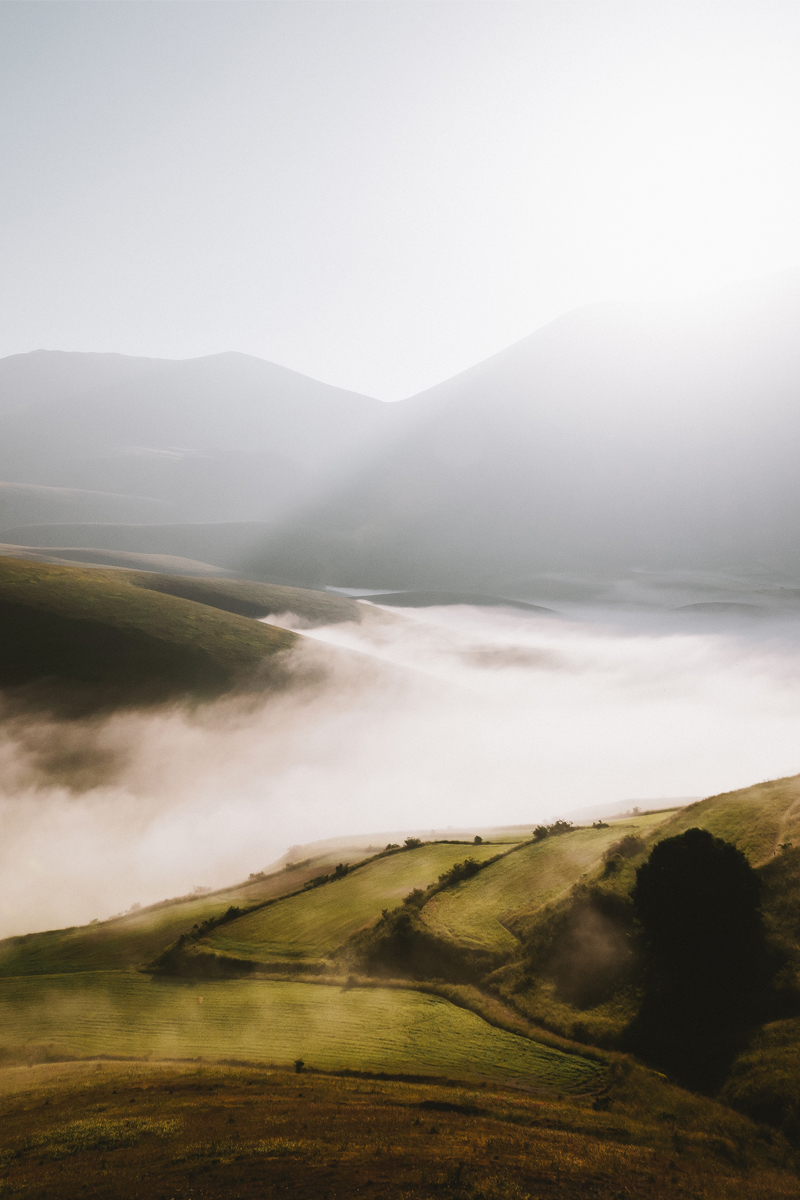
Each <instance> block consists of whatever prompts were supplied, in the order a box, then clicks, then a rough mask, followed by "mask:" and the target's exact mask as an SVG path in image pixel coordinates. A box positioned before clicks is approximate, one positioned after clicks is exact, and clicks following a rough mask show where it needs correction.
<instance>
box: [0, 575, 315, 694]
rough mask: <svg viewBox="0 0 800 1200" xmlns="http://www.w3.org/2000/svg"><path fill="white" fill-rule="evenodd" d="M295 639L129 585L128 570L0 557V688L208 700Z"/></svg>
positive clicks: (271, 627)
mask: <svg viewBox="0 0 800 1200" xmlns="http://www.w3.org/2000/svg"><path fill="white" fill-rule="evenodd" d="M295 642H296V635H295V634H292V633H289V632H288V631H286V630H282V629H277V628H275V627H273V626H268V625H263V624H257V623H256V622H254V621H249V620H247V619H246V618H245V617H241V616H237V615H235V614H232V613H222V612H221V611H219V610H218V609H216V608H211V607H209V606H207V605H205V604H197V603H194V602H192V601H191V600H186V599H181V598H179V597H177V596H171V595H162V594H159V593H156V592H153V591H149V590H145V589H144V588H142V587H136V586H134V580H133V579H132V577H131V575H130V574H129V573H128V572H125V573H123V572H119V571H114V570H102V569H96V570H93V569H80V568H75V567H62V566H52V565H49V564H45V563H33V562H27V561H20V560H16V559H11V558H2V559H0V685H4V686H9V685H11V686H14V685H17V686H19V685H30V684H32V683H36V682H41V681H42V680H50V681H53V680H54V679H55V680H59V681H66V682H67V683H69V684H72V685H76V684H77V685H84V687H85V688H86V687H87V685H88V690H90V689H93V697H92V699H93V701H95V702H97V701H99V699H100V698H102V699H104V700H106V701H110V702H117V703H126V702H127V703H136V702H139V701H143V700H156V699H161V698H163V697H165V696H168V695H175V694H180V693H186V692H197V693H199V694H217V693H219V692H222V691H226V690H228V689H230V688H232V687H233V686H234V685H235V684H236V683H237V681H238V680H242V679H243V678H245V677H246V676H247V675H252V674H253V673H254V672H257V671H259V670H261V669H262V668H263V666H264V664H265V663H267V662H268V660H269V659H270V658H271V656H273V655H274V654H275V653H276V651H280V650H286V649H289V648H290V647H291V646H293V645H294V644H295ZM88 690H87V695H88Z"/></svg>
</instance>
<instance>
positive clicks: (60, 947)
mask: <svg viewBox="0 0 800 1200" xmlns="http://www.w3.org/2000/svg"><path fill="white" fill-rule="evenodd" d="M338 861H339V859H338V858H336V857H335V856H333V855H330V854H329V855H320V856H318V857H316V858H314V859H313V860H310V861H309V862H307V863H305V862H304V863H303V864H302V865H300V864H298V865H297V866H295V867H293V868H291V869H284V870H279V871H275V872H274V873H272V874H270V875H266V876H265V877H264V878H262V879H258V880H255V881H252V882H247V883H242V884H240V885H239V886H238V887H232V888H226V889H225V890H223V891H217V892H213V893H210V894H208V895H203V896H191V897H179V898H177V899H175V900H172V901H164V902H162V903H161V904H156V905H151V906H149V907H148V908H142V909H138V910H137V911H135V912H132V913H126V914H125V915H124V916H120V917H114V918H112V919H111V920H108V921H98V922H97V923H96V924H92V925H79V926H76V927H75V928H72V929H53V930H48V931H46V932H43V933H29V934H24V935H23V936H21V937H10V938H5V939H4V940H3V941H0V978H1V977H4V976H10V975H52V974H60V973H65V972H72V971H102V970H111V971H116V970H131V969H136V968H139V967H141V966H143V965H144V964H146V963H148V962H149V961H150V960H151V959H152V958H154V957H155V956H156V955H157V954H159V953H160V952H161V951H162V950H163V949H164V947H165V946H168V945H169V944H170V943H171V942H173V941H174V940H175V939H176V938H177V937H178V936H179V935H180V934H181V933H185V932H186V931H187V930H189V929H191V927H192V925H194V924H195V923H197V924H200V923H201V922H203V921H206V920H208V919H209V918H212V919H214V918H217V917H221V916H222V914H223V913H224V912H225V911H226V910H227V909H228V908H230V906H231V905H238V906H249V905H251V904H257V903H259V902H260V901H263V900H268V899H270V898H273V897H275V896H284V895H286V894H287V893H289V892H292V891H295V890H296V889H297V888H301V887H303V885H304V884H305V883H306V882H308V880H310V879H313V878H314V876H316V875H319V874H320V872H322V871H330V870H332V868H333V867H334V866H335V865H336V863H337V862H338Z"/></svg>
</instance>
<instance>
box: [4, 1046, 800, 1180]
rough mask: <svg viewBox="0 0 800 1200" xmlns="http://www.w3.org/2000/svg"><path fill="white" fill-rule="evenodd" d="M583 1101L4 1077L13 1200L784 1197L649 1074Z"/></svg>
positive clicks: (433, 1091)
mask: <svg viewBox="0 0 800 1200" xmlns="http://www.w3.org/2000/svg"><path fill="white" fill-rule="evenodd" d="M607 1099H608V1102H609V1105H610V1110H609V1111H598V1110H597V1108H596V1107H595V1106H594V1103H593V1099H592V1098H591V1097H587V1098H580V1097H568V1098H563V1099H557V1098H554V1097H553V1096H547V1097H542V1096H531V1095H525V1094H522V1093H520V1092H518V1091H517V1092H514V1091H511V1090H509V1089H505V1088H501V1087H492V1088H484V1087H477V1088H476V1087H474V1086H473V1087H470V1086H460V1087H459V1086H443V1085H441V1084H438V1085H432V1084H424V1083H411V1082H405V1083H404V1082H396V1081H380V1080H376V1079H342V1078H335V1077H332V1076H330V1075H320V1074H313V1075H308V1074H306V1075H304V1076H301V1077H297V1076H296V1075H294V1074H292V1073H289V1072H287V1071H277V1070H273V1069H268V1068H259V1067H255V1066H235V1065H228V1066H220V1065H213V1064H208V1063H199V1064H198V1063H141V1062H138V1063H119V1062H103V1063H100V1062H94V1063H91V1062H90V1063H63V1064H42V1065H38V1066H33V1067H27V1066H24V1067H20V1068H7V1069H6V1070H4V1071H0V1111H2V1113H3V1135H4V1152H3V1155H2V1160H0V1164H1V1165H0V1178H2V1180H3V1190H4V1191H6V1190H7V1191H8V1194H9V1195H18V1194H21V1195H31V1196H62V1197H68V1196H69V1197H72V1196H78V1195H80V1196H85V1197H88V1198H92V1200H94V1198H98V1200H101V1198H102V1200H112V1198H113V1200H134V1198H138V1197H142V1196H152V1197H156V1198H158V1197H159V1196H162V1197H167V1198H168V1197H177V1196H187V1195H194V1196H201V1197H205V1198H206V1200H222V1197H225V1198H226V1200H228V1198H234V1197H235V1198H236V1200H264V1197H267V1196H282V1195H287V1196H288V1195H290V1196H292V1197H295V1198H296V1200H324V1198H325V1197H345V1196H348V1197H350V1196H362V1195H367V1196H375V1197H381V1198H382V1200H430V1198H431V1197H432V1196H436V1197H438V1198H439V1200H573V1198H574V1200H609V1198H612V1197H622V1196H624V1197H626V1200H674V1197H676V1196H682V1197H683V1196H692V1197H702V1198H703V1200H751V1198H752V1197H756V1196H757V1197H759V1198H760V1200H784V1198H785V1197H787V1198H788V1197H794V1196H796V1195H797V1178H796V1175H795V1173H794V1172H793V1171H792V1169H791V1162H790V1160H789V1157H788V1155H787V1153H786V1149H785V1147H784V1146H782V1145H781V1143H780V1139H776V1140H775V1142H774V1143H772V1144H771V1143H770V1142H768V1141H766V1140H765V1139H763V1137H761V1136H760V1131H759V1130H758V1128H757V1127H756V1126H755V1125H753V1124H752V1123H751V1122H750V1121H748V1120H746V1119H745V1118H743V1117H741V1116H739V1115H738V1114H736V1113H732V1112H731V1111H730V1110H729V1109H726V1108H724V1107H723V1106H722V1105H720V1104H715V1103H714V1102H712V1101H709V1100H703V1099H701V1098H699V1097H694V1096H689V1095H687V1093H685V1092H680V1091H679V1090H678V1089H676V1088H671V1087H669V1085H667V1084H666V1083H665V1082H664V1081H662V1080H659V1079H658V1078H657V1077H656V1076H653V1075H652V1074H650V1073H646V1072H644V1071H641V1070H638V1069H634V1070H632V1071H630V1072H628V1073H627V1074H620V1077H619V1079H617V1080H616V1081H615V1082H614V1083H613V1085H612V1087H611V1088H610V1090H609V1092H608V1096H607Z"/></svg>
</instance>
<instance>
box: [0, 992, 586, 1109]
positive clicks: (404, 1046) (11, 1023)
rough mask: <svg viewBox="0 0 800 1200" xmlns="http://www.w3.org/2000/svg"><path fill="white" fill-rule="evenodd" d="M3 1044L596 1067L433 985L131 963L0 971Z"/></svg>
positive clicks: (75, 1050) (269, 1057) (557, 1079)
mask: <svg viewBox="0 0 800 1200" xmlns="http://www.w3.org/2000/svg"><path fill="white" fill-rule="evenodd" d="M0 1028H2V1035H1V1036H2V1042H3V1043H5V1046H6V1047H12V1048H13V1047H25V1046H42V1045H48V1044H50V1045H52V1046H53V1047H55V1048H56V1050H57V1051H59V1052H61V1053H68V1054H74V1055H78V1056H88V1055H97V1054H107V1055H136V1056H148V1055H152V1056H155V1057H159V1058H170V1057H175V1058H186V1057H194V1056H197V1055H200V1056H203V1057H205V1058H218V1057H221V1058H225V1057H232V1058H238V1059H245V1060H253V1061H263V1062H272V1063H276V1064H287V1063H291V1062H293V1061H294V1060H295V1059H298V1058H302V1059H304V1060H305V1062H306V1063H307V1064H308V1065H310V1066H316V1067H319V1068H326V1069H331V1070H334V1069H345V1068H351V1069H355V1070H368V1071H385V1072H388V1073H407V1074H416V1075H438V1076H445V1077H450V1078H459V1079H469V1078H475V1079H494V1080H500V1081H503V1080H504V1081H511V1080H514V1081H518V1082H520V1083H524V1084H528V1085H532V1086H536V1087H547V1088H553V1089H555V1090H558V1091H578V1092H579V1091H583V1090H586V1088H587V1087H590V1086H591V1084H592V1083H593V1081H596V1080H597V1079H598V1077H599V1072H600V1071H601V1070H602V1068H601V1067H600V1066H599V1065H598V1064H597V1063H596V1062H593V1061H591V1060H589V1059H587V1058H583V1057H580V1056H578V1055H574V1054H564V1053H562V1052H561V1051H558V1050H553V1049H550V1048H549V1047H546V1046H542V1045H540V1044H538V1043H536V1042H531V1041H528V1040H527V1039H526V1038H523V1037H519V1036H517V1035H515V1034H512V1033H506V1032H504V1031H503V1030H500V1029H495V1028H494V1027H493V1026H491V1025H488V1024H487V1023H486V1022H485V1021H482V1020H481V1019H480V1017H477V1016H475V1015H474V1014H473V1013H470V1012H467V1011H465V1010H464V1009H461V1008H456V1007H455V1006H454V1005H452V1004H449V1003H448V1002H447V1001H446V1000H442V999H440V998H439V997H438V996H429V995H423V994H421V993H419V992H413V991H406V990H396V991H394V990H388V989H384V988H352V989H348V990H346V991H345V990H342V989H340V988H334V987H323V986H320V985H314V984H307V983H272V982H264V981H256V980H232V981H226V982H207V981H204V982H203V983H202V984H200V985H197V986H192V985H191V984H187V983H182V982H181V983H178V982H174V981H168V982H165V981H155V982H154V981H151V980H150V979H148V978H146V977H145V976H142V975H138V974H133V973H127V972H117V973H115V972H88V973H85V974H72V975H62V976H29V977H27V978H16V979H5V980H2V981H0Z"/></svg>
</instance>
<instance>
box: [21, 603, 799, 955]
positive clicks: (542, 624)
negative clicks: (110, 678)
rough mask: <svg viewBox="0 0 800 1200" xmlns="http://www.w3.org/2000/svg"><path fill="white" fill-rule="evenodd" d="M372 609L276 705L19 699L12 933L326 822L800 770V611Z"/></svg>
mask: <svg viewBox="0 0 800 1200" xmlns="http://www.w3.org/2000/svg"><path fill="white" fill-rule="evenodd" d="M363 608H364V616H363V618H362V620H361V621H360V622H359V623H352V624H345V625H337V626H329V627H324V628H321V629H315V630H303V631H302V632H303V633H304V634H305V636H304V638H303V640H302V642H301V644H300V648H299V649H298V650H296V651H295V652H294V662H293V666H294V677H296V680H297V684H296V686H295V687H290V688H288V689H287V690H284V691H282V692H280V693H270V694H267V695H264V696H262V697H260V698H259V699H258V700H257V701H256V700H254V699H253V698H252V697H250V698H248V699H246V700H245V699H242V698H241V697H239V698H228V699H223V700H220V701H218V702H217V703H215V704H208V705H204V706H197V707H192V708H189V707H186V706H174V707H171V708H169V709H161V710H158V711H136V712H125V713H116V714H114V715H111V716H106V717H103V718H92V719H91V720H80V721H63V720H62V721H56V720H54V719H50V718H43V717H41V716H39V717H36V718H34V717H31V716H27V717H25V718H23V717H21V716H19V714H17V715H16V716H14V715H13V714H12V715H11V716H9V719H8V720H7V721H5V722H4V724H3V727H2V728H3V734H2V742H0V763H1V764H2V771H0V777H1V778H2V780H3V785H2V787H3V790H2V794H0V809H1V811H2V820H3V828H4V830H5V836H4V839H3V842H2V846H0V869H2V872H3V878H4V884H5V886H4V899H3V907H2V911H0V934H2V935H9V934H17V933H25V932H29V931H32V930H34V929H41V928H53V927H58V926H63V925H67V924H77V923H83V922H87V921H90V920H92V919H94V918H100V919H103V918H106V917H108V916H109V915H111V914H112V913H115V912H118V911H124V910H126V909H128V908H129V907H130V906H132V905H133V904H135V903H140V904H147V903H152V902H154V901H157V900H161V899H164V898H165V897H168V896H175V895H181V894H185V893H187V892H190V891H192V889H193V888H195V887H221V886H223V885H227V884H232V883H235V882H236V881H238V880H240V879H243V878H246V877H247V876H248V874H249V873H250V872H255V871H259V870H262V869H263V868H264V867H266V866H267V865H268V864H270V863H271V862H273V861H275V860H276V859H277V858H279V857H280V856H281V855H282V854H284V853H285V852H286V850H287V848H288V847H290V846H292V845H296V844H302V843H307V842H309V841H313V840H317V839H322V838H330V837H338V836H344V835H350V834H358V835H361V834H363V835H365V842H366V841H368V840H370V835H372V840H373V841H374V842H375V844H376V845H377V844H380V842H381V835H382V834H385V833H386V831H397V830H408V831H423V832H425V831H429V830H431V829H434V828H435V829H438V830H443V829H447V828H448V827H452V828H455V829H458V830H464V829H467V830H471V829H475V830H478V829H480V828H486V827H490V826H497V825H519V824H523V825H524V824H530V825H531V827H532V826H533V825H534V824H535V823H538V822H539V821H541V820H546V819H553V818H555V817H556V816H560V815H563V816H565V817H569V815H570V813H571V812H572V811H574V810H580V809H581V808H586V807H588V806H593V805H597V806H605V808H606V809H607V814H606V815H612V814H613V813H615V812H618V811H620V810H621V809H624V808H626V807H627V805H628V804H629V803H630V802H631V801H632V800H633V801H635V802H636V803H641V801H642V799H644V800H650V801H652V802H653V803H654V805H657V802H658V801H659V800H661V799H664V800H665V801H666V798H669V797H681V796H702V795H708V794H714V793H718V792H721V791H727V790H732V789H735V788H738V787H744V786H747V785H749V784H751V783H754V782H757V781H759V780H762V779H766V778H773V777H777V776H782V775H789V774H793V773H796V772H797V770H798V769H799V768H800V753H799V752H798V742H797V728H798V720H799V719H800V619H798V618H794V617H784V618H770V617H763V618H760V619H759V618H750V619H747V620H745V619H741V620H738V621H730V620H728V621H725V620H723V619H722V618H720V619H718V620H716V621H714V620H712V619H711V618H705V619H700V618H694V619H692V618H689V617H688V616H685V615H684V616H676V615H675V614H669V613H664V614H661V615H659V614H658V613H651V615H649V616H646V617H642V616H641V615H637V613H636V612H634V611H633V610H631V611H629V612H626V611H624V610H622V609H617V610H607V611H603V610H600V609H597V610H594V611H582V612H580V613H579V614H578V613H576V614H574V615H572V616H565V615H563V614H562V615H559V614H554V615H550V616H548V615H541V614H534V613H529V612H526V611H524V610H521V609H513V608H478V607H467V606H458V607H449V608H448V607H442V608H427V609H413V610H412V609H387V608H381V607H378V606H376V605H369V604H364V605H363ZM274 619H275V618H273V620H274ZM277 620H278V623H281V624H284V625H286V626H287V627H291V628H295V629H299V628H300V625H301V623H300V622H299V621H297V620H296V619H294V618H293V617H292V616H291V614H286V615H284V616H283V617H282V618H278V619H277ZM309 668H313V669H309Z"/></svg>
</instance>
